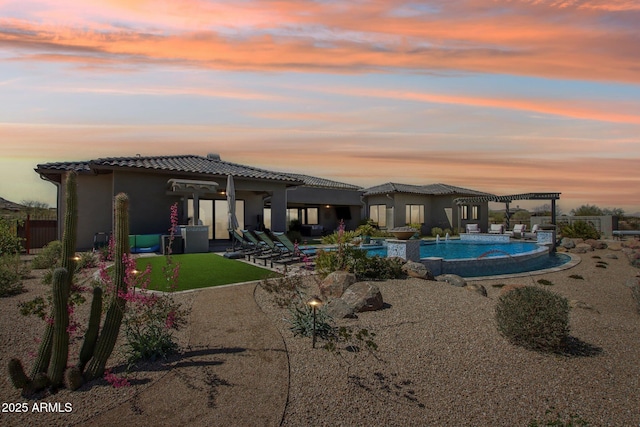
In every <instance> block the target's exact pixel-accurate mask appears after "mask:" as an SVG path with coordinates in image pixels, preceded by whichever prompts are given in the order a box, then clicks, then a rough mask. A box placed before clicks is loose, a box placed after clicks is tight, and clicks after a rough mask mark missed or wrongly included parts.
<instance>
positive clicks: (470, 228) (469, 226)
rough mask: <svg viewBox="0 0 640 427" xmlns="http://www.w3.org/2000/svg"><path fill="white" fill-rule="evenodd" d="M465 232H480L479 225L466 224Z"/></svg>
mask: <svg viewBox="0 0 640 427" xmlns="http://www.w3.org/2000/svg"><path fill="white" fill-rule="evenodd" d="M467 233H480V226H479V225H478V224H467Z"/></svg>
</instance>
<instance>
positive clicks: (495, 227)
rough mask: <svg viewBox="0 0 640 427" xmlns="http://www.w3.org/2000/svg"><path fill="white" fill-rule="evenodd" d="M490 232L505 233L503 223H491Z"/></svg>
mask: <svg viewBox="0 0 640 427" xmlns="http://www.w3.org/2000/svg"><path fill="white" fill-rule="evenodd" d="M489 234H504V225H503V224H491V226H490V227H489Z"/></svg>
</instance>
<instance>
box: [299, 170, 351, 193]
mask: <svg viewBox="0 0 640 427" xmlns="http://www.w3.org/2000/svg"><path fill="white" fill-rule="evenodd" d="M286 175H288V176H291V177H294V178H296V179H298V180H300V181H302V182H304V185H306V186H309V187H322V188H333V189H338V190H362V187H359V186H357V185H353V184H347V183H345V182H339V181H332V180H330V179H324V178H318V177H316V176H309V175H302V174H299V173H288V172H286Z"/></svg>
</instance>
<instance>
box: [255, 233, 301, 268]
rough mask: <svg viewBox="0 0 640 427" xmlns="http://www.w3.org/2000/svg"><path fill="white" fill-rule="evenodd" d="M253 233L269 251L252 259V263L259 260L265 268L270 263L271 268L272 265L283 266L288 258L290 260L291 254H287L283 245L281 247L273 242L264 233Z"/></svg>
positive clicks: (280, 244)
mask: <svg viewBox="0 0 640 427" xmlns="http://www.w3.org/2000/svg"><path fill="white" fill-rule="evenodd" d="M254 233H255V235H256V236H257V237H258V238H259V239H260V240H262V241H263V242H264V243H265V244H266V245H267V247H268V248H269V251H268V252H267V253H264V254H261V255H260V256H258V257H254V262H256V260H257V259H259V260H261V261H264V265H265V266H266V265H267V262H270V263H271V266H273V264H274V263H279V264H285V263H286V262H287V261H289V259H288V258H291V257H292V256H293V253H290V254H289V253H288V252H289V251H288V250H287V248H286V247H285V246H284V245H282V243H280V242H278V243H276V242H274V241H273V240H272V239H271V237H269V235H268V234H267V233H265V232H264V231H254ZM298 259H299V258H298Z"/></svg>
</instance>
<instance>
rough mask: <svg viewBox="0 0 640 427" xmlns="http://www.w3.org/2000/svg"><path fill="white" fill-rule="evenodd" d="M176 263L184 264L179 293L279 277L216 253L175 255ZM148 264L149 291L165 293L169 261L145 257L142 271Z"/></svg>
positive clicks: (140, 265)
mask: <svg viewBox="0 0 640 427" xmlns="http://www.w3.org/2000/svg"><path fill="white" fill-rule="evenodd" d="M173 260H174V262H177V263H180V278H179V279H178V290H179V291H184V290H188V289H199V288H208V287H211V286H220V285H228V284H230V283H241V282H248V281H251V280H261V279H264V278H265V277H270V276H273V275H274V274H275V273H274V272H273V271H270V270H267V269H264V268H260V267H258V266H253V265H249V264H246V263H243V262H240V261H237V260H233V259H228V258H224V257H222V256H220V255H216V254H213V253H203V254H184V255H173ZM148 264H150V265H151V284H150V285H149V289H162V285H163V283H164V281H165V280H166V279H165V276H164V273H163V272H162V267H163V266H165V265H166V257H164V256H154V257H142V258H138V259H137V260H136V268H137V269H138V270H139V271H144V269H145V268H146V267H147V265H148Z"/></svg>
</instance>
